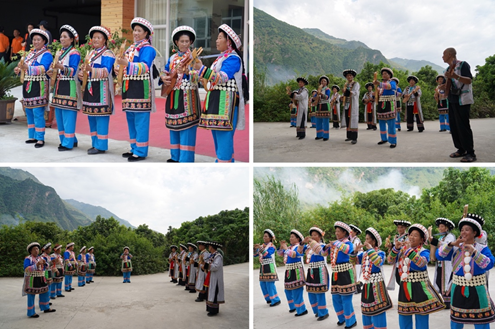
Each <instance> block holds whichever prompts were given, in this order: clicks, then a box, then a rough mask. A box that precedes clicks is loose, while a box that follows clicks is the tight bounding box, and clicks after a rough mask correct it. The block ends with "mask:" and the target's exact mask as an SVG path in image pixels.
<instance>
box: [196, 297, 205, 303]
mask: <svg viewBox="0 0 495 329" xmlns="http://www.w3.org/2000/svg"><path fill="white" fill-rule="evenodd" d="M194 301H195V302H198V303H199V302H204V301H205V300H204V299H200V298H196V299H195V300H194Z"/></svg>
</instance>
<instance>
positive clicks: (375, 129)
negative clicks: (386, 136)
mask: <svg viewBox="0 0 495 329" xmlns="http://www.w3.org/2000/svg"><path fill="white" fill-rule="evenodd" d="M375 130H376V129H375ZM397 130H398V131H400V128H397Z"/></svg>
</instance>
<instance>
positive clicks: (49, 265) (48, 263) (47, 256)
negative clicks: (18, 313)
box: [40, 242, 56, 305]
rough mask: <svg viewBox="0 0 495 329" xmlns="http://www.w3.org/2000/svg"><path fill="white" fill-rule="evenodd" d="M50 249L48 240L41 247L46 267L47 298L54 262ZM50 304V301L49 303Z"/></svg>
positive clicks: (50, 290)
mask: <svg viewBox="0 0 495 329" xmlns="http://www.w3.org/2000/svg"><path fill="white" fill-rule="evenodd" d="M51 251H52V244H51V242H48V243H47V244H46V245H44V246H43V248H41V256H40V257H41V258H43V259H44V260H45V264H46V266H45V269H46V276H45V278H46V284H47V286H48V299H50V294H51V292H52V286H54V284H53V274H54V272H55V269H56V268H55V264H54V263H53V262H52V256H50V252H51ZM50 305H51V303H50Z"/></svg>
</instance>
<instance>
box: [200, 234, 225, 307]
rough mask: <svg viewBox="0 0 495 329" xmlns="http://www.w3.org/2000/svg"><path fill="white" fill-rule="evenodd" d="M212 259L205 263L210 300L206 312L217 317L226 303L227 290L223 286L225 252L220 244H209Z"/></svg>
mask: <svg viewBox="0 0 495 329" xmlns="http://www.w3.org/2000/svg"><path fill="white" fill-rule="evenodd" d="M208 246H209V247H208V248H209V251H210V257H209V258H208V262H206V263H205V269H206V270H207V271H208V274H207V279H206V281H207V284H208V292H207V294H208V298H207V300H206V311H207V312H208V314H206V315H208V316H215V315H217V314H218V312H219V311H220V304H223V303H225V297H224V294H225V290H224V284H223V251H222V249H219V248H222V245H221V244H220V243H218V242H208Z"/></svg>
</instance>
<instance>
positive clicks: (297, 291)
mask: <svg viewBox="0 0 495 329" xmlns="http://www.w3.org/2000/svg"><path fill="white" fill-rule="evenodd" d="M303 240H304V235H302V234H301V232H299V231H298V230H292V231H290V239H289V242H290V246H287V243H286V242H285V241H281V242H280V250H279V254H280V256H282V257H284V263H285V276H284V278H285V282H284V287H285V296H286V297H287V302H288V303H289V313H293V312H296V311H297V313H296V314H294V315H295V316H302V315H306V314H308V310H307V309H306V305H305V304H304V298H303V292H304V285H305V279H304V265H303V258H304V253H298V251H297V250H298V249H299V244H300V243H301V242H302V241H303Z"/></svg>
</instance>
